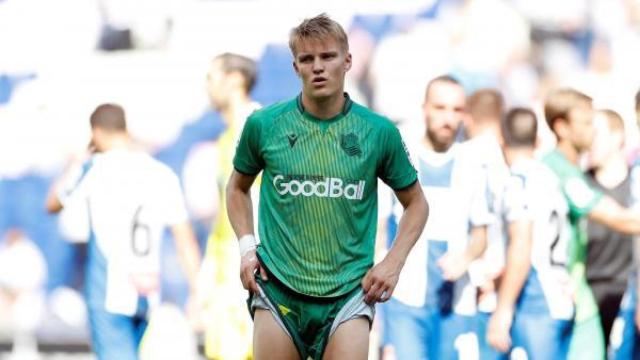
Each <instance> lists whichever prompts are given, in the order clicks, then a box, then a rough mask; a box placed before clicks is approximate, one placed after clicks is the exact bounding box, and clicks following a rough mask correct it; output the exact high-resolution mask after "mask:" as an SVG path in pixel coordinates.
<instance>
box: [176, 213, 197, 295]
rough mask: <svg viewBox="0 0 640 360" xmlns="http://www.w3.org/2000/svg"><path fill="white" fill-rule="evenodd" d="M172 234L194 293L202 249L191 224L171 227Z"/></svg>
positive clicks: (183, 223) (181, 263)
mask: <svg viewBox="0 0 640 360" xmlns="http://www.w3.org/2000/svg"><path fill="white" fill-rule="evenodd" d="M171 233H172V234H173V239H174V241H175V244H176V249H177V250H178V256H179V259H180V265H181V266H182V268H183V269H184V272H185V274H186V276H187V281H188V282H189V288H190V289H191V292H192V293H194V291H195V289H196V279H197V277H198V270H199V268H200V248H199V247H198V241H197V240H196V237H195V235H194V234H193V231H192V229H191V225H190V224H189V222H186V221H185V222H182V223H179V224H175V225H173V226H171Z"/></svg>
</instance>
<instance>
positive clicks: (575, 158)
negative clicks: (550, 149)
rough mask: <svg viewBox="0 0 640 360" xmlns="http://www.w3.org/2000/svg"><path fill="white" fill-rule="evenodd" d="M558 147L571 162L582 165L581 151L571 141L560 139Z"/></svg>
mask: <svg viewBox="0 0 640 360" xmlns="http://www.w3.org/2000/svg"><path fill="white" fill-rule="evenodd" d="M556 149H557V150H558V151H559V152H560V153H561V154H562V155H564V157H565V158H566V159H567V160H569V162H570V163H572V164H574V165H576V166H580V153H579V152H578V150H576V148H575V147H574V146H573V145H572V144H571V142H569V141H564V140H558V145H557V146H556Z"/></svg>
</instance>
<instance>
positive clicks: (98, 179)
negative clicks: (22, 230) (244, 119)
mask: <svg viewBox="0 0 640 360" xmlns="http://www.w3.org/2000/svg"><path fill="white" fill-rule="evenodd" d="M90 123H91V134H92V137H91V147H92V148H91V150H92V151H93V152H95V154H94V155H92V156H91V157H90V159H89V160H87V161H86V162H85V163H84V164H83V165H82V166H81V167H79V168H75V169H72V170H71V171H70V172H69V173H68V174H65V176H64V177H63V179H62V180H61V182H60V184H58V185H57V186H54V187H52V189H51V191H50V195H49V197H48V199H47V204H46V207H47V210H48V211H49V212H58V211H60V210H62V208H63V207H77V206H81V207H83V209H84V210H86V212H85V214H84V216H87V217H88V219H89V222H90V235H89V243H88V254H87V264H86V271H85V294H86V300H87V305H88V309H89V321H90V327H91V340H92V345H93V349H94V351H95V353H96V355H97V356H98V358H99V359H105V360H110V359H131V360H135V359H138V348H139V345H140V341H141V339H142V336H143V334H144V331H145V329H146V326H147V319H148V313H149V309H150V307H153V306H154V305H155V304H157V303H158V302H159V300H160V299H159V295H160V293H159V288H158V284H159V279H158V274H159V270H160V269H159V264H160V253H159V249H160V242H161V239H162V234H163V231H164V230H165V227H169V229H170V230H171V232H172V234H173V237H174V239H175V242H176V248H177V250H178V253H179V255H180V258H181V261H182V266H183V268H184V270H185V272H186V275H187V279H188V280H189V285H190V288H191V290H192V291H193V292H195V285H196V275H197V271H198V267H199V263H200V252H199V249H198V246H197V242H196V240H195V237H194V236H193V233H192V231H191V227H190V225H189V220H188V217H187V213H186V209H185V205H184V200H183V196H182V191H181V190H180V183H179V180H178V178H177V176H176V175H175V174H174V173H173V172H172V171H171V170H169V169H168V168H167V167H166V166H165V165H162V164H161V163H159V162H157V161H156V160H153V159H152V158H151V157H150V156H149V155H148V154H146V153H143V152H141V151H138V150H136V149H135V146H134V144H133V141H132V139H131V138H130V136H129V134H128V133H127V126H126V120H125V113H124V110H123V109H122V108H121V107H120V106H118V105H114V104H103V105H100V106H98V107H97V108H96V109H95V110H94V112H93V113H92V114H91V119H90Z"/></svg>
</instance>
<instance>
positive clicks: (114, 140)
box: [104, 135, 132, 152]
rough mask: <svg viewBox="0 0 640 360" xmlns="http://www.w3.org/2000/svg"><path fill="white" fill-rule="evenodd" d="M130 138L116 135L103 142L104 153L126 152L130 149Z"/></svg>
mask: <svg viewBox="0 0 640 360" xmlns="http://www.w3.org/2000/svg"><path fill="white" fill-rule="evenodd" d="M131 145H132V144H131V138H130V137H129V136H128V135H117V136H113V137H110V138H108V139H106V140H105V144H104V151H105V152H106V151H112V150H126V149H130V148H131Z"/></svg>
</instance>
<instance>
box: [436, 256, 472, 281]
mask: <svg viewBox="0 0 640 360" xmlns="http://www.w3.org/2000/svg"><path fill="white" fill-rule="evenodd" d="M469 263H470V261H469V259H467V257H466V256H465V255H464V254H459V253H450V252H448V253H446V254H444V255H442V257H441V258H440V259H438V267H440V269H441V270H442V277H443V278H444V279H445V280H447V281H456V280H458V279H460V278H461V277H462V275H464V273H466V272H467V269H468V268H469Z"/></svg>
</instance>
